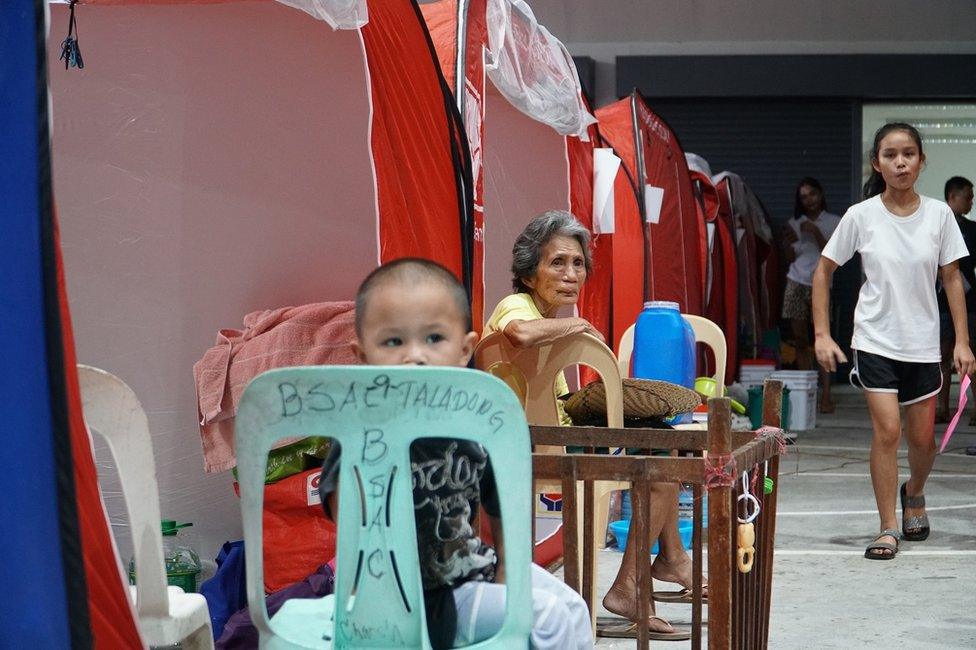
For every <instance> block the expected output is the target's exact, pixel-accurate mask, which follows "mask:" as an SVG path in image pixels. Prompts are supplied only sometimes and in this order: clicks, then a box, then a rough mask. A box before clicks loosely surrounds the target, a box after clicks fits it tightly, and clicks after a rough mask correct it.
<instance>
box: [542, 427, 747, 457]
mask: <svg viewBox="0 0 976 650" xmlns="http://www.w3.org/2000/svg"><path fill="white" fill-rule="evenodd" d="M529 435H530V436H531V438H532V444H533V445H579V446H582V447H637V448H653V449H678V450H681V451H702V450H704V449H706V448H707V447H708V432H707V431H678V430H675V429H636V428H633V429H632V428H625V429H617V428H611V427H560V426H541V425H530V426H529ZM753 437H754V434H753V433H752V432H750V431H735V432H733V433H732V444H733V445H734V446H736V447H738V446H741V445H744V444H745V443H747V442H749V441H750V440H752V439H753Z"/></svg>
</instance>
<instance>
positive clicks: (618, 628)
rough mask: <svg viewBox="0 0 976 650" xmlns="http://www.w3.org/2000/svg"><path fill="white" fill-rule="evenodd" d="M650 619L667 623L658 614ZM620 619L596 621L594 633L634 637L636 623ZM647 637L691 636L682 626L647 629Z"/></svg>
mask: <svg viewBox="0 0 976 650" xmlns="http://www.w3.org/2000/svg"><path fill="white" fill-rule="evenodd" d="M650 619H651V620H653V619H657V620H659V621H663V622H665V623H667V621H666V620H665V619H663V618H661V617H660V616H651V617H650ZM620 620H621V621H622V622H621V623H616V624H607V625H600V624H599V623H597V626H596V635H597V636H602V637H607V638H610V639H636V638H637V623H634V622H631V621H628V620H626V619H620ZM647 638H648V639H650V640H651V641H687V640H688V639H690V638H691V630H688V629H684V628H674V632H655V631H654V630H648V631H647Z"/></svg>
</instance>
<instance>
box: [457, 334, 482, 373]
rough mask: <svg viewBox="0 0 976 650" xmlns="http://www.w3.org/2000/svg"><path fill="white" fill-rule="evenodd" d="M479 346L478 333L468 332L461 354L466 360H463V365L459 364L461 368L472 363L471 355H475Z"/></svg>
mask: <svg viewBox="0 0 976 650" xmlns="http://www.w3.org/2000/svg"><path fill="white" fill-rule="evenodd" d="M477 345H478V333H477V332H468V333H467V334H465V335H464V343H463V345H462V346H461V353H462V354H463V355H464V358H463V359H461V363H459V364H458V365H461V366H466V365H468V362H469V361H471V355H473V354H474V348H475V346H477Z"/></svg>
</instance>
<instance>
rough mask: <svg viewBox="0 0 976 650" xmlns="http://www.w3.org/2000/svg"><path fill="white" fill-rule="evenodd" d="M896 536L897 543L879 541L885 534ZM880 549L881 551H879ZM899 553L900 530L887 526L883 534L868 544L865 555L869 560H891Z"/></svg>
mask: <svg viewBox="0 0 976 650" xmlns="http://www.w3.org/2000/svg"><path fill="white" fill-rule="evenodd" d="M886 535H887V536H889V537H894V538H895V543H894V544H891V543H889V542H879V541H878V540H880V539H881V538H882V537H885V536H886ZM878 551H880V553H879V552H878ZM897 554H898V531H897V530H895V529H894V528H886V529H885V530H882V531H881V534H880V535H878V536H877V537H875V538H874V541H873V542H871V543H870V544H868V547H867V548H866V549H864V557H865V558H867V559H869V560H891V559H894V557H895V555H897Z"/></svg>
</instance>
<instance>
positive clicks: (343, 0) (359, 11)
mask: <svg viewBox="0 0 976 650" xmlns="http://www.w3.org/2000/svg"><path fill="white" fill-rule="evenodd" d="M278 2H280V3H281V4H283V5H288V6H289V7H294V8H295V9H301V10H302V11H304V12H305V13H307V14H308V15H309V16H312V17H313V18H318V19H319V20H324V21H325V22H327V23H329V26H331V27H332V29H359V28H360V27H362V26H363V25H365V24H366V22H367V20H368V16H367V13H366V0H278Z"/></svg>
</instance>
